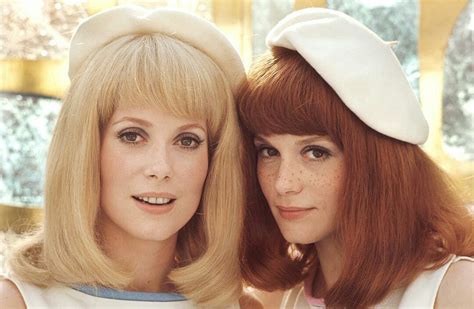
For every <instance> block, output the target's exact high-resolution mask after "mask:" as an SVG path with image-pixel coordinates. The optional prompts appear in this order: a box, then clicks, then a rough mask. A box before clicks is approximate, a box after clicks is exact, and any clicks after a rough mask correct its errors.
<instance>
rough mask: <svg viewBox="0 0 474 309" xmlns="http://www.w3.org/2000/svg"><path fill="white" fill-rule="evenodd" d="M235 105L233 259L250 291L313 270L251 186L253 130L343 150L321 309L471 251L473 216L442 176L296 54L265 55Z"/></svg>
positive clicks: (369, 297)
mask: <svg viewBox="0 0 474 309" xmlns="http://www.w3.org/2000/svg"><path fill="white" fill-rule="evenodd" d="M238 109H239V113H240V119H241V122H242V125H243V126H244V131H245V139H246V142H245V147H246V158H245V160H246V164H245V166H246V170H245V173H246V179H247V208H246V218H245V228H244V237H243V239H242V254H241V258H242V272H243V276H244V279H245V280H246V281H247V282H248V283H249V284H250V285H252V286H254V287H256V288H259V289H263V290H267V291H272V290H276V289H288V288H290V287H292V286H294V285H295V284H297V283H299V282H301V281H302V280H303V279H304V277H305V276H306V275H307V273H308V271H309V270H312V269H315V268H316V270H317V268H318V264H319V263H318V257H317V252H316V250H315V249H314V246H313V245H297V244H290V243H288V242H287V241H285V239H284V238H283V236H282V235H281V233H280V231H279V229H278V226H277V224H276V222H275V220H274V218H273V216H272V214H271V212H270V210H269V207H268V205H267V202H266V200H265V198H264V196H263V193H262V192H261V189H260V187H259V185H258V182H257V177H256V151H255V149H254V147H253V142H252V139H253V136H254V135H255V134H293V135H311V134H319V135H321V134H324V135H328V136H329V137H330V138H331V139H332V140H333V142H335V143H336V144H337V145H338V146H339V147H340V149H341V150H342V151H343V152H344V153H345V154H346V155H345V156H344V160H345V162H344V164H345V166H346V175H345V179H344V190H343V194H342V196H341V205H340V206H339V209H338V214H337V218H338V219H337V223H336V236H337V239H339V240H340V241H341V244H342V246H343V249H344V259H343V268H342V273H341V276H340V278H339V279H338V281H337V282H336V283H335V284H334V286H332V287H331V288H330V289H329V290H328V291H327V293H326V295H325V301H326V304H327V305H329V306H348V307H351V308H364V307H367V306H371V305H375V304H377V303H378V302H380V301H382V300H383V298H384V297H385V296H387V294H388V293H389V292H390V291H391V290H393V289H395V288H398V287H401V286H403V285H405V284H407V283H409V282H410V281H412V280H413V279H414V277H415V276H416V275H417V274H419V273H420V272H421V271H423V270H425V269H428V268H437V267H439V266H441V265H442V264H444V263H445V262H446V261H447V259H448V258H449V256H450V255H451V254H456V255H467V256H473V255H474V246H473V238H474V237H473V228H472V226H473V225H472V223H473V218H472V216H471V214H470V213H469V210H468V209H467V208H466V207H465V206H463V203H462V201H461V200H460V198H459V196H458V195H457V193H456V190H455V189H454V186H453V185H452V184H451V183H450V181H449V178H448V177H447V176H446V175H445V173H444V172H443V171H441V170H440V168H439V167H438V166H437V165H436V164H435V163H434V162H433V161H432V160H431V159H430V158H429V157H428V156H427V155H426V154H425V153H424V152H423V151H422V150H421V149H420V148H419V147H418V146H416V145H412V144H409V143H405V142H402V141H399V140H396V139H393V138H390V137H387V136H385V135H382V134H380V133H378V132H376V131H374V130H373V129H371V128H369V127H368V126H367V125H365V124H364V123H363V122H362V121H361V120H360V119H359V118H358V117H357V116H356V115H355V114H354V113H352V112H351V111H350V110H349V109H348V108H347V107H346V106H345V105H344V103H343V102H342V101H341V99H340V98H339V97H338V95H337V94H336V93H335V92H334V90H333V89H332V88H331V87H330V86H329V85H328V84H327V83H326V82H325V81H324V79H323V78H322V77H321V76H320V75H319V74H318V73H317V72H316V71H315V70H314V69H313V68H312V67H311V66H310V65H309V64H308V63H307V62H306V61H305V60H304V59H303V58H302V57H301V56H300V55H299V54H298V53H297V52H295V51H291V50H287V49H284V48H274V49H273V50H272V53H271V54H266V55H264V56H263V57H262V58H261V59H260V60H259V61H258V62H257V63H256V64H255V65H254V66H253V68H252V69H251V72H250V73H249V79H248V82H247V83H245V84H244V85H242V87H241V89H240V93H239V96H238ZM294 250H296V253H297V254H294V252H293V253H292V251H294Z"/></svg>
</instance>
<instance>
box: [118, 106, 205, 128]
mask: <svg viewBox="0 0 474 309" xmlns="http://www.w3.org/2000/svg"><path fill="white" fill-rule="evenodd" d="M125 122H133V123H137V124H140V125H143V126H145V127H153V126H154V127H163V128H167V127H170V128H172V127H175V126H183V125H187V124H196V125H197V127H201V128H202V129H203V130H204V131H206V130H207V129H206V121H205V120H204V119H202V118H193V117H182V116H177V115H174V114H173V113H171V112H169V111H166V110H164V109H163V108H162V107H159V106H126V107H125V106H119V107H118V108H117V109H116V110H115V111H114V113H113V114H112V117H111V119H110V121H109V123H110V124H111V125H115V124H117V123H125Z"/></svg>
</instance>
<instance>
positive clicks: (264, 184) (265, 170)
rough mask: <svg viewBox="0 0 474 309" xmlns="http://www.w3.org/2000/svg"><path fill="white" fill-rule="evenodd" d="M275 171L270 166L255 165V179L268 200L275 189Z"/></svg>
mask: <svg viewBox="0 0 474 309" xmlns="http://www.w3.org/2000/svg"><path fill="white" fill-rule="evenodd" d="M276 175H277V171H276V170H275V169H274V168H272V166H271V165H266V164H261V163H259V164H257V178H258V182H259V184H260V187H261V189H262V191H263V193H264V195H265V196H266V197H267V198H268V197H269V196H270V192H272V189H273V188H274V187H275V186H274V184H275V180H276Z"/></svg>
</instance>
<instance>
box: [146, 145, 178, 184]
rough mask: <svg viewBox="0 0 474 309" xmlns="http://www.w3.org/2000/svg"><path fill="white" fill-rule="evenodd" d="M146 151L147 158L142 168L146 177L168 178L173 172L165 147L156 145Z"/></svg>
mask: <svg viewBox="0 0 474 309" xmlns="http://www.w3.org/2000/svg"><path fill="white" fill-rule="evenodd" d="M157 148H158V149H154V150H153V151H151V152H150V153H148V160H147V161H146V166H145V169H144V174H145V176H146V177H147V178H150V179H157V180H165V179H170V178H171V177H172V174H173V170H172V167H171V162H170V157H169V155H168V152H167V150H166V147H157Z"/></svg>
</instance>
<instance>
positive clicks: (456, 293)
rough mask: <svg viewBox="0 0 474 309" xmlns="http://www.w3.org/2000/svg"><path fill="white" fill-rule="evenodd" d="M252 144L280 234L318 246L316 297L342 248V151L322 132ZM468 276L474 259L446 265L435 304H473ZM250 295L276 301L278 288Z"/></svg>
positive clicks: (329, 281) (337, 268) (331, 278)
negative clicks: (337, 228)
mask: <svg viewBox="0 0 474 309" xmlns="http://www.w3.org/2000/svg"><path fill="white" fill-rule="evenodd" d="M254 144H255V146H256V149H257V151H258V163H257V176H258V180H259V183H260V187H261V189H262V192H263V194H264V195H265V198H266V199H267V202H268V204H269V207H270V210H271V212H272V214H273V216H274V218H275V221H276V222H277V224H278V227H279V229H280V231H281V233H282V234H283V236H284V238H285V239H286V240H287V241H289V242H293V243H299V244H310V243H314V245H315V248H316V250H317V251H318V258H319V261H320V265H321V271H322V277H320V278H316V280H315V282H314V284H313V296H316V297H321V294H323V293H324V290H326V289H328V288H330V287H331V286H332V285H334V283H335V282H336V281H337V279H338V278H339V275H340V272H341V269H342V249H341V246H340V245H339V244H338V243H337V241H336V240H335V239H334V231H335V222H336V218H335V215H336V211H337V208H338V203H339V201H338V197H339V196H341V193H342V185H343V179H344V173H345V169H344V154H343V153H342V151H341V150H340V149H339V148H338V147H337V145H336V144H335V143H333V142H332V141H331V140H330V139H329V137H327V136H318V135H311V136H296V135H289V134H283V135H268V136H264V135H257V136H256V138H255V139H254ZM282 206H283V207H282ZM299 208H302V209H303V210H301V211H299ZM292 212H293V213H292ZM473 277H474V263H472V262H468V261H460V262H457V263H455V264H453V265H451V266H450V268H449V269H448V271H447V273H446V275H445V277H444V278H443V280H442V282H441V285H440V288H439V290H438V295H437V298H436V303H435V308H454V307H455V308H472V307H473V305H474V299H473V296H472V290H473V288H474V284H473V281H472V278H473ZM254 294H255V295H256V296H257V297H258V299H259V300H260V301H261V302H262V303H263V305H264V307H270V306H274V305H275V304H279V303H281V300H282V297H283V293H282V292H281V291H277V292H273V293H266V292H262V291H257V292H254Z"/></svg>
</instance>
